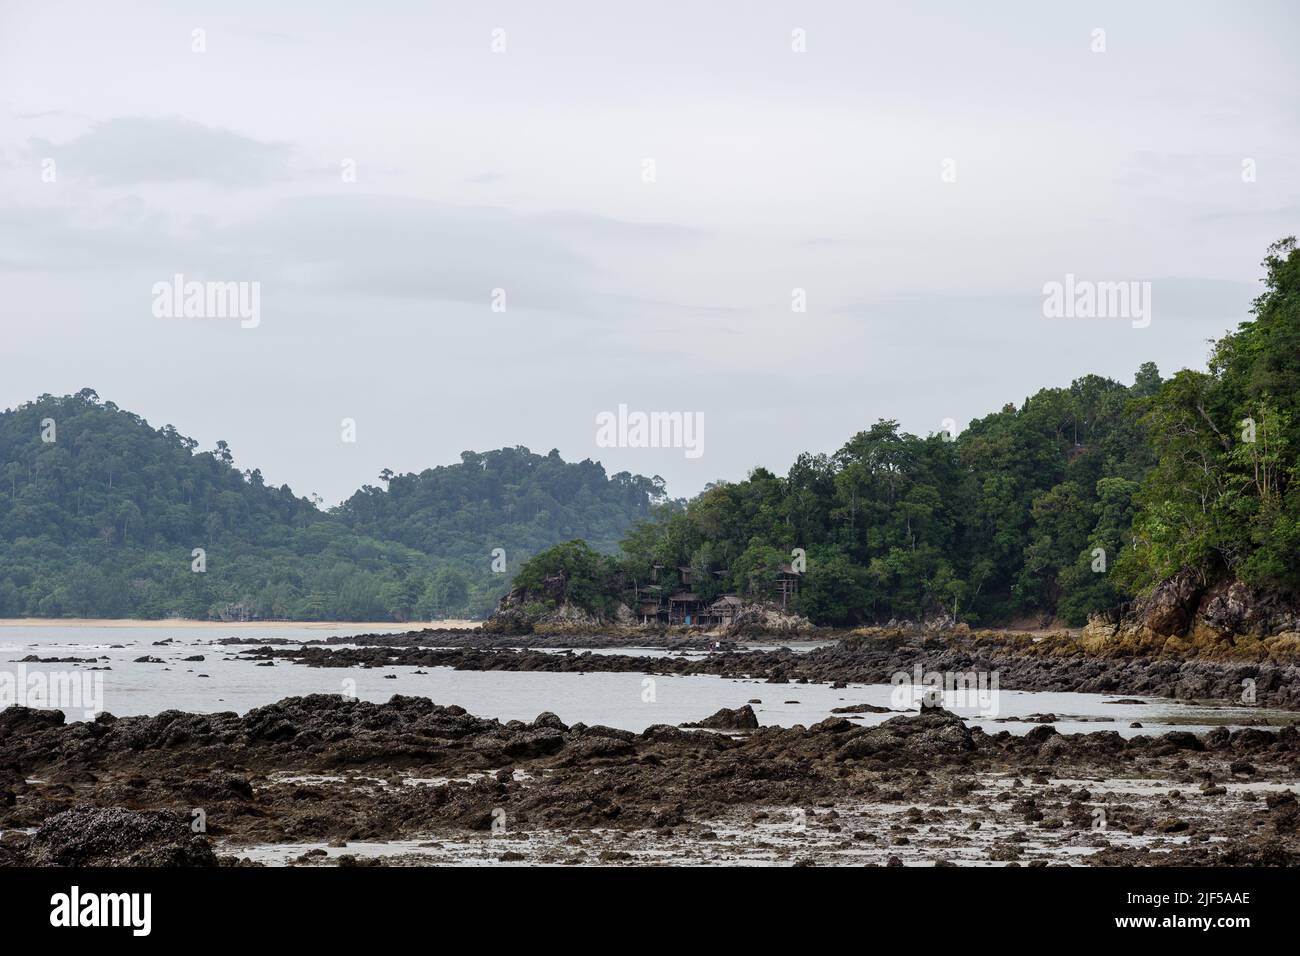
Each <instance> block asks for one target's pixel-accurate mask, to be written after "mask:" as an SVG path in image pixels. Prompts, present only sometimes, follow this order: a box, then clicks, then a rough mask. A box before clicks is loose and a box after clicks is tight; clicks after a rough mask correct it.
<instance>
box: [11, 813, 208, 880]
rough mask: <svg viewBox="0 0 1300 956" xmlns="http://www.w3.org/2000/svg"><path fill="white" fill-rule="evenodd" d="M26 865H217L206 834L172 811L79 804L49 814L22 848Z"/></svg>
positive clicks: (181, 815) (184, 817) (187, 819)
mask: <svg viewBox="0 0 1300 956" xmlns="http://www.w3.org/2000/svg"><path fill="white" fill-rule="evenodd" d="M26 862H27V865H29V866H216V865H217V862H218V861H217V857H216V854H214V853H213V852H212V846H211V845H210V844H209V843H208V841H207V838H206V837H203V836H201V835H199V834H196V833H192V832H191V830H190V819H189V818H188V817H186V816H184V815H183V814H181V813H178V812H176V811H173V810H148V811H134V810H125V809H122V808H121V807H91V806H79V807H73V808H72V809H71V810H65V811H64V812H62V813H58V814H55V815H54V816H52V817H50V818H49V819H47V820H46V821H45V822H44V823H43V824H42V825H41V827H40V829H38V830H37V831H36V833H34V834H33V835H32V838H31V840H30V842H29V843H28V845H27V848H26Z"/></svg>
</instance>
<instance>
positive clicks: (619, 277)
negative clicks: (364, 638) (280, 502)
mask: <svg viewBox="0 0 1300 956" xmlns="http://www.w3.org/2000/svg"><path fill="white" fill-rule="evenodd" d="M271 6H274V7H275V8H276V10H275V11H269V10H268V9H267V8H268V7H271ZM196 30H201V31H202V33H201V34H195V32H194V31H196ZM796 30H801V31H804V33H803V36H804V37H806V44H805V50H804V52H796V51H795V49H794V47H795V46H797V45H798V43H797V40H796V34H795V32H794V31H796ZM1097 30H1103V31H1104V35H1101V34H1098V33H1096V31H1097ZM494 31H502V32H499V33H495V34H494ZM1099 39H1100V40H1101V41H1104V47H1105V49H1104V52H1096V51H1095V48H1096V47H1098V46H1099V45H1100V44H1099ZM494 42H495V44H496V46H497V47H498V48H499V47H500V46H501V44H502V42H504V50H498V51H494V49H493V46H494ZM196 46H201V47H203V50H202V51H196V49H195V47H196ZM1298 48H1300V6H1297V4H1295V3H1294V2H1293V0H1287V2H1277V3H1267V2H1258V3H1250V4H1248V5H1247V4H1242V3H1218V4H1204V3H1188V2H1169V3H1157V2H1153V3H1142V4H1134V3H1131V2H1124V3H1114V4H1108V3H1077V4H1045V3H1042V2H1025V3H997V4H971V3H964V2H954V3H862V2H847V0H845V2H833V3H831V2H828V3H809V2H806V0H801V2H797V3H796V2H790V3H762V2H754V0H745V2H733V3H708V4H703V3H698V2H691V3H671V2H658V3H654V4H634V3H610V2H600V3H562V2H561V3H548V4H541V3H537V2H535V0H534V2H520V3H475V4H453V3H449V2H447V3H438V2H420V3H414V2H412V3H398V2H389V3H383V4H357V3H328V2H320V0H314V2H310V3H307V2H304V3H278V4H274V5H271V4H266V3H262V2H248V3H243V2H232V0H224V2H222V3H220V4H194V5H190V4H185V3H166V4H164V3H115V2H114V3H94V4H92V3H78V4H73V3H59V2H55V0H39V2H17V0H0V289H2V290H3V294H2V295H0V332H2V335H0V406H3V407H11V406H13V405H16V404H19V403H21V402H24V401H28V400H30V399H32V398H34V397H36V396H37V395H39V394H41V393H45V392H49V393H54V394H63V393H68V392H73V391H76V390H77V389H80V388H82V387H86V386H90V387H93V388H95V389H96V390H97V391H98V392H99V394H100V396H101V397H102V398H104V399H106V400H112V401H114V402H116V403H117V404H118V405H120V406H122V407H123V408H127V409H130V410H132V411H134V412H137V413H138V414H140V415H142V416H144V417H145V418H146V419H147V420H148V421H149V422H150V423H152V424H154V425H163V424H166V423H171V424H174V425H175V426H176V427H177V428H178V429H179V430H180V431H181V432H183V433H185V434H189V435H193V436H194V437H195V438H197V439H198V440H199V441H200V443H201V446H202V447H204V448H211V447H212V446H213V444H214V443H215V442H216V440H217V439H225V440H227V441H229V442H230V444H231V447H232V448H233V450H234V453H235V460H236V463H237V464H239V465H240V466H242V467H254V466H256V467H260V468H261V469H262V471H263V473H264V474H265V476H266V478H267V480H268V481H270V482H273V483H276V484H279V483H281V482H287V483H289V484H290V485H291V486H292V487H293V488H294V490H295V491H297V492H298V493H300V494H307V493H310V492H318V493H319V494H321V495H322V496H324V498H325V499H326V501H327V502H329V503H331V504H332V503H335V502H337V501H338V500H340V499H342V498H344V497H346V496H347V495H348V494H350V493H351V492H352V491H353V490H354V489H355V488H357V487H358V486H359V485H361V484H362V483H363V482H369V483H376V481H377V477H376V476H377V475H378V473H379V471H380V470H381V469H383V468H391V469H393V470H394V471H398V472H404V471H419V470H421V469H423V468H425V467H429V466H432V465H437V464H445V463H449V462H454V461H456V460H458V458H459V454H460V452H461V451H462V450H465V449H475V450H486V449H489V448H497V447H501V446H503V445H516V444H520V445H527V446H528V447H530V448H532V449H533V450H534V451H537V452H540V453H545V452H547V451H548V450H550V449H551V448H558V449H559V451H560V453H561V454H562V455H563V456H564V457H565V458H566V459H571V460H580V459H582V458H587V457H591V458H595V459H598V460H600V461H602V462H603V463H604V464H605V466H606V468H607V469H608V470H609V471H611V472H614V471H620V470H624V469H626V470H630V471H634V472H640V473H643V474H647V475H650V474H660V475H662V476H663V477H664V478H665V479H667V481H668V487H669V491H670V492H671V493H673V494H675V495H681V496H686V495H692V494H695V493H697V492H698V491H699V490H700V489H701V488H702V487H703V485H704V484H705V483H706V482H708V481H712V480H717V479H739V478H743V477H744V475H745V474H746V472H747V471H748V470H749V469H750V468H751V467H753V466H754V465H757V464H763V465H767V466H769V467H772V468H774V469H775V470H778V471H780V472H784V471H785V469H786V468H787V467H788V466H789V464H790V462H791V461H792V460H793V459H794V457H795V456H796V455H797V454H798V453H799V452H800V451H803V450H809V451H827V452H830V451H834V450H835V449H836V448H838V447H839V446H840V445H841V444H842V443H843V442H844V441H845V440H846V439H848V438H849V437H850V436H851V435H852V434H853V433H854V432H857V431H859V430H861V429H863V428H866V427H868V426H869V425H870V424H871V423H872V422H874V421H875V420H876V419H878V418H894V419H897V420H899V421H900V422H901V423H902V425H903V426H904V427H905V428H906V429H908V430H909V431H913V432H916V433H918V434H926V433H928V432H931V431H938V430H939V429H940V428H941V427H942V426H941V423H942V422H943V420H944V419H945V418H952V419H954V420H956V421H957V422H958V423H959V426H964V425H965V424H966V423H967V422H968V421H969V420H970V419H972V418H975V417H978V416H981V415H983V414H986V413H987V412H989V411H992V410H995V409H997V408H1000V407H1001V406H1002V405H1003V404H1004V403H1006V402H1008V401H1012V402H1015V403H1016V404H1017V405H1019V404H1020V402H1021V401H1022V400H1023V399H1024V397H1025V396H1026V395H1028V394H1031V393H1032V392H1034V391H1036V390H1037V389H1038V388H1041V387H1043V386H1048V385H1068V384H1069V382H1070V381H1071V379H1073V378H1075V377H1077V376H1079V375H1082V374H1085V373H1088V372H1098V373H1101V374H1105V375H1110V376H1112V377H1114V378H1117V379H1120V380H1122V381H1124V382H1130V381H1131V380H1132V375H1133V372H1134V371H1135V369H1136V368H1137V366H1138V365H1139V364H1141V363H1142V362H1144V361H1148V360H1153V361H1155V362H1157V363H1158V364H1159V366H1160V368H1161V371H1162V372H1165V373H1166V374H1167V373H1169V372H1170V371H1172V370H1174V369H1176V368H1180V367H1185V366H1187V367H1202V366H1203V365H1204V360H1205V356H1206V349H1207V345H1206V340H1207V339H1209V338H1211V337H1215V336H1218V335H1220V334H1221V333H1222V332H1223V331H1224V330H1225V329H1227V328H1228V327H1230V326H1232V325H1234V324H1235V323H1236V322H1238V321H1240V320H1242V319H1244V318H1246V317H1247V309H1248V307H1249V304H1250V301H1251V300H1252V298H1253V297H1254V296H1255V295H1256V294H1257V293H1258V290H1259V282H1258V278H1259V274H1260V269H1259V265H1258V263H1259V261H1260V259H1261V258H1262V257H1263V254H1264V250H1265V248H1266V246H1267V245H1268V244H1269V243H1270V242H1271V241H1273V240H1274V239H1277V238H1279V237H1281V236H1284V235H1287V234H1291V233H1295V232H1297V231H1300V225H1298V224H1300V136H1298V132H1300V130H1298V123H1300V83H1298V82H1297V80H1298V79H1300V77H1298V76H1297V69H1296V50H1297V49H1298ZM647 160H650V161H652V163H653V173H654V176H653V181H649V182H648V181H647V175H646V170H647V168H648V166H647V162H646V161H647ZM51 161H52V162H51ZM348 161H351V163H353V164H354V166H347V167H346V168H348V169H351V168H354V169H355V181H350V180H351V178H352V177H349V176H346V175H345V171H346V169H345V165H346V164H347V162H348ZM1243 163H1246V164H1247V165H1248V166H1249V167H1250V168H1253V171H1254V172H1253V177H1252V176H1248V175H1243ZM954 174H955V175H954ZM1252 178H1253V181H1250V180H1251V179H1252ZM51 180H52V181H51ZM954 180H955V181H954ZM177 273H180V274H183V275H184V276H185V277H186V278H187V279H192V280H200V281H237V282H249V283H251V282H257V283H260V306H261V310H260V324H258V325H257V327H256V328H243V327H241V323H240V322H239V320H238V319H237V318H235V319H231V318H189V319H185V318H175V319H167V318H158V317H155V315H154V314H153V311H152V305H153V286H154V284H155V283H158V282H160V281H170V280H171V277H172V276H173V275H175V274H177ZM1067 274H1074V275H1075V276H1076V277H1078V278H1080V279H1085V280H1093V281H1128V280H1132V281H1148V282H1151V283H1152V286H1151V288H1152V293H1151V294H1152V303H1151V305H1152V308H1151V319H1152V321H1151V324H1150V326H1149V327H1147V328H1134V327H1133V323H1131V322H1129V321H1126V320H1124V319H1093V320H1086V319H1050V318H1046V317H1044V311H1043V301H1044V295H1043V286H1044V284H1045V283H1048V282H1052V281H1062V282H1063V281H1064V280H1065V276H1066V275H1067ZM796 288H797V289H803V290H805V294H806V301H807V310H806V311H805V312H796V311H793V310H792V290H794V289H796ZM494 289H504V290H506V291H505V295H506V297H505V302H506V309H505V311H504V312H499V311H493V309H492V302H493V290H494ZM620 404H626V405H627V406H628V407H629V408H630V409H632V410H644V411H684V412H698V413H701V414H702V415H703V418H704V423H705V427H704V443H703V454H702V455H700V456H699V457H687V455H686V454H685V453H684V451H683V450H682V449H641V448H613V449H610V448H600V447H597V444H596V424H595V423H596V416H597V415H598V414H599V413H601V412H603V411H615V410H616V409H617V408H618V406H619V405H620ZM344 418H352V419H354V420H355V421H356V439H357V440H356V442H355V443H352V444H349V443H345V442H343V441H342V440H341V426H340V423H341V421H342V419H344Z"/></svg>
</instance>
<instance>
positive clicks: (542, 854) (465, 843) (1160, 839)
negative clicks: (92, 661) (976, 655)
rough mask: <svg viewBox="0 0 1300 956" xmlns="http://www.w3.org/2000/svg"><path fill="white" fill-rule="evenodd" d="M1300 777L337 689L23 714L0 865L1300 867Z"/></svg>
mask: <svg viewBox="0 0 1300 956" xmlns="http://www.w3.org/2000/svg"><path fill="white" fill-rule="evenodd" d="M744 716H745V715H743V714H739V713H737V712H728V713H727V714H726V715H724V717H723V719H722V720H721V721H714V723H726V719H727V718H730V719H732V720H733V721H734V723H735V725H737V726H739V725H740V724H742V723H745V721H744V720H743V717H744ZM1298 778H1300V735H1298V734H1297V733H1296V730H1295V729H1294V728H1292V727H1285V728H1281V729H1278V730H1273V729H1268V730H1264V729H1257V728H1247V729H1241V730H1235V731H1232V730H1228V729H1227V728H1217V729H1215V730H1213V731H1211V732H1209V733H1206V734H1201V735H1194V734H1192V733H1189V732H1185V731H1175V732H1170V733H1166V734H1162V735H1159V736H1138V737H1134V738H1131V739H1124V738H1122V737H1121V736H1120V735H1119V734H1117V733H1115V732H1113V731H1099V732H1095V733H1089V734H1070V735H1063V734H1059V733H1057V732H1056V731H1055V729H1054V728H1052V727H1051V726H1050V725H1044V726H1041V727H1037V728H1035V729H1034V730H1032V731H1030V732H1029V733H1028V734H1023V735H1018V736H1017V735H1012V734H1010V733H1005V732H998V733H986V732H984V731H982V730H980V729H979V728H977V727H974V728H973V727H969V726H967V725H966V724H965V723H964V722H963V721H962V720H961V719H960V718H959V717H957V716H955V715H953V714H950V713H947V712H945V711H928V712H925V713H917V714H907V715H901V716H898V717H894V718H891V719H889V720H886V721H885V722H884V723H882V724H878V725H876V726H872V727H861V726H857V725H855V724H853V723H852V722H851V721H849V720H847V719H845V718H843V717H840V716H832V717H830V718H827V719H826V720H823V721H821V722H820V723H818V724H815V725H813V726H811V727H794V728H779V727H765V728H758V729H746V730H726V729H719V730H704V729H683V728H678V727H670V726H665V725H660V726H655V727H650V728H648V729H647V730H646V731H645V732H643V733H639V734H638V733H632V732H630V731H624V730H616V729H613V728H607V727H595V726H584V725H582V724H575V725H572V726H568V725H565V724H564V723H563V722H562V721H561V720H560V719H559V718H558V717H556V716H555V715H553V714H542V715H540V716H539V717H538V718H537V719H536V720H534V721H531V722H523V721H510V722H506V723H502V722H500V721H496V720H488V719H483V718H479V717H474V716H471V715H469V714H467V713H466V712H465V711H464V710H463V709H462V708H459V707H455V706H439V705H437V704H434V703H433V702H431V701H429V700H427V699H424V698H415V697H394V698H393V699H392V700H390V701H389V702H387V703H383V704H375V703H369V702H365V701H358V700H354V699H349V698H345V697H338V696H329V695H314V696H309V697H300V698H290V699H286V700H283V701H280V702H279V703H277V704H274V705H271V706H268V707H262V708H257V709H255V710H253V711H250V712H249V713H247V714H245V715H243V716H239V715H236V714H233V713H226V714H184V713H180V712H176V711H171V712H167V713H164V714H160V715H158V716H156V717H132V718H120V719H114V718H112V717H111V716H107V715H105V716H101V717H100V718H99V719H97V720H95V721H88V722H80V723H65V722H64V721H63V720H62V718H61V715H60V714H58V713H57V712H49V711H33V710H28V709H25V708H10V709H8V710H6V711H4V712H0V830H2V831H3V835H0V864H5V865H18V866H23V865H109V866H120V865H239V864H243V865H250V864H253V865H256V864H291V865H367V864H373V863H379V862H382V863H384V864H411V865H428V864H440V863H461V864H491V865H501V864H532V863H536V864H554V865H602V864H615V865H636V864H647V865H651V864H662V863H674V862H694V863H708V864H734V863H745V864H772V865H794V864H814V865H834V864H854V865H945V864H950V863H951V864H955V865H1022V866H1028V865H1043V864H1062V863H1068V864H1084V865H1125V866H1128V865H1161V864H1178V865H1261V864H1263V865H1295V864H1297V863H1300V835H1298V833H1297V826H1298V824H1300V807H1298V805H1297V799H1296V791H1297V790H1300V786H1297V780H1298ZM200 819H201V821H202V826H201V827H199V826H198V825H197V821H199V820H200Z"/></svg>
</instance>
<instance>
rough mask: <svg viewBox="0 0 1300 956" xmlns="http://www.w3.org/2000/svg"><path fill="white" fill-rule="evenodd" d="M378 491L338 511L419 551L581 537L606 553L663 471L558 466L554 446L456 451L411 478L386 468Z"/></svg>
mask: <svg viewBox="0 0 1300 956" xmlns="http://www.w3.org/2000/svg"><path fill="white" fill-rule="evenodd" d="M381 478H385V479H386V483H387V485H388V488H387V490H386V491H385V490H384V489H381V488H375V487H372V486H370V485H366V486H365V487H363V488H362V489H361V490H360V491H358V492H357V493H356V494H354V495H353V496H352V497H351V498H349V499H348V500H347V501H345V502H344V503H343V504H342V505H341V506H340V507H339V509H338V511H337V514H338V515H339V517H341V518H342V519H343V520H344V521H346V522H347V523H348V524H349V525H350V526H351V527H353V528H355V529H357V530H358V531H364V532H366V533H367V534H372V535H374V536H376V537H381V538H387V539H390V540H393V541H400V542H401V543H402V544H405V545H408V546H409V547H412V548H416V549H418V550H420V551H423V552H425V553H426V554H437V555H440V556H443V557H447V558H457V559H467V560H478V558H479V557H480V556H481V555H483V554H484V553H486V552H485V550H484V549H485V548H487V549H489V550H490V549H491V548H493V547H502V548H505V549H506V550H507V552H509V551H522V552H527V553H529V554H532V553H534V552H537V551H540V550H542V549H543V548H547V547H550V546H551V545H553V544H555V543H556V542H557V541H567V540H569V539H570V538H583V539H584V540H586V541H587V542H588V543H590V544H591V545H592V546H593V547H595V548H597V549H598V550H601V551H614V550H616V549H617V547H618V545H619V542H620V541H621V539H622V537H623V535H624V534H625V533H626V531H627V529H628V526H629V520H628V518H629V516H633V517H634V518H637V519H641V518H646V517H648V516H649V514H650V509H651V506H652V505H653V504H657V503H660V502H662V501H663V500H664V498H665V492H664V483H663V479H662V478H658V477H655V478H646V477H643V476H641V475H632V474H629V473H628V472H625V471H624V472H619V473H618V474H616V475H613V476H608V475H606V474H605V469H604V468H603V467H601V465H600V464H599V463H597V462H594V461H590V460H587V461H582V462H576V463H566V462H565V461H564V460H563V459H561V458H560V453H559V452H558V451H554V450H552V451H551V453H550V454H549V455H546V456H542V455H534V454H533V453H532V452H530V451H529V450H528V449H527V448H502V449H501V450H500V451H489V452H485V453H482V454H479V453H476V452H468V451H467V452H464V453H462V454H461V460H460V463H459V464H455V465H445V466H442V467H439V468H429V469H426V470H424V471H422V472H420V473H419V474H418V475H416V474H405V475H394V474H391V473H389V472H385V473H384V474H383V475H382V476H381Z"/></svg>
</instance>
